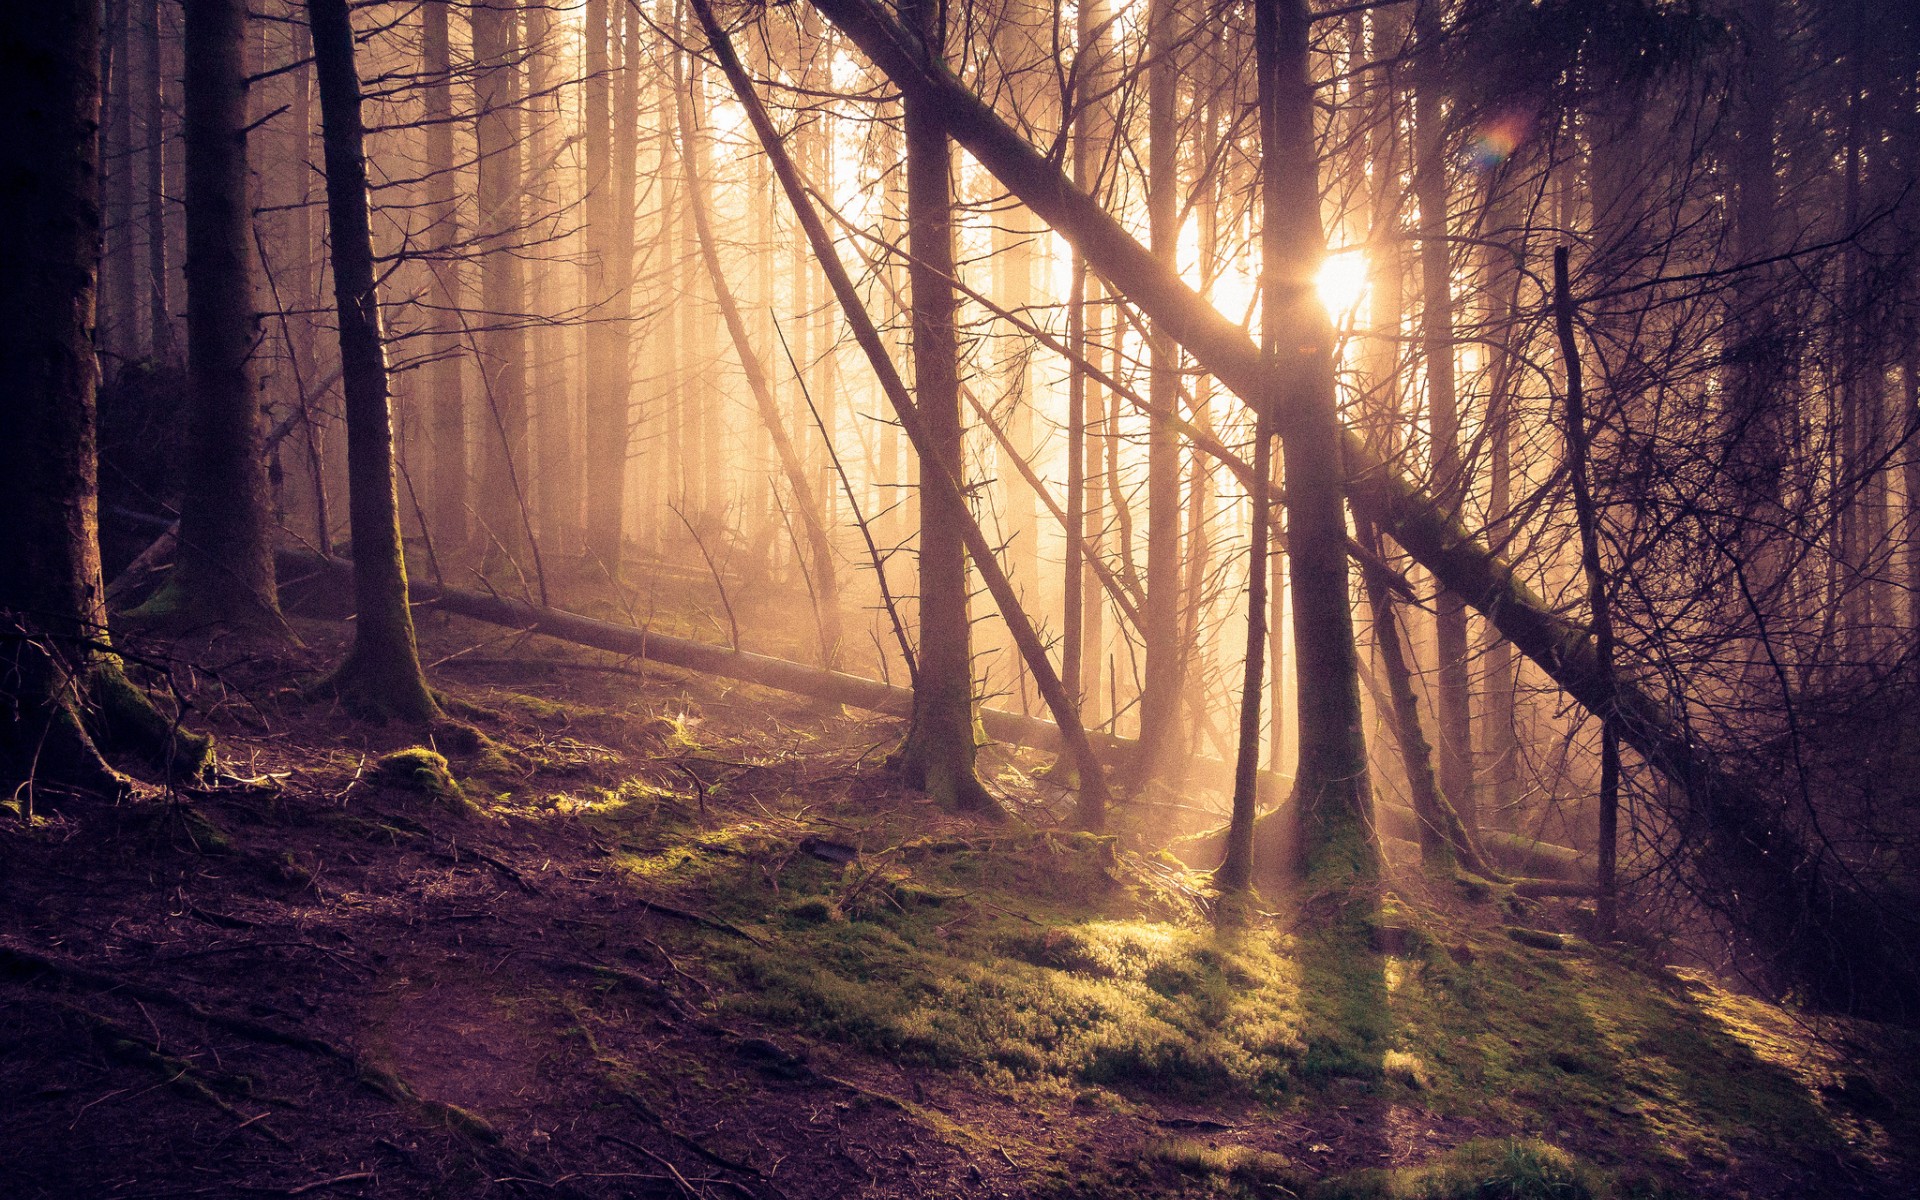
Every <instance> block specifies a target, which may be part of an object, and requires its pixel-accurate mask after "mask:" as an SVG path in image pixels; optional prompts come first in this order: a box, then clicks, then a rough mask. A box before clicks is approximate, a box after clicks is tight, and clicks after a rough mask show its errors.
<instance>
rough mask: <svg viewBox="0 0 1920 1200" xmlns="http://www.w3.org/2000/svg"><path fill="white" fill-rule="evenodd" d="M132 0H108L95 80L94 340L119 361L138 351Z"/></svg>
mask: <svg viewBox="0 0 1920 1200" xmlns="http://www.w3.org/2000/svg"><path fill="white" fill-rule="evenodd" d="M134 3H135V0H108V3H107V6H106V7H107V39H108V44H107V46H106V47H105V53H104V54H103V55H102V57H101V60H100V61H101V64H102V69H103V72H104V74H103V77H102V78H101V81H100V86H101V89H102V99H103V101H104V104H105V115H106V119H107V128H106V136H105V139H104V140H105V142H106V145H105V151H106V152H105V155H104V156H103V160H102V162H101V163H100V168H101V171H102V173H103V175H104V176H105V178H106V184H107V226H106V261H105V262H104V263H102V264H101V267H100V284H101V290H102V291H103V293H104V295H103V296H102V302H101V306H100V307H101V310H102V311H101V313H100V330H99V344H100V347H101V349H103V350H104V351H106V353H107V354H108V356H109V357H111V358H113V359H115V360H117V361H118V362H120V363H126V362H130V361H132V360H133V359H135V358H138V357H139V356H140V318H139V316H138V315H137V308H136V295H137V291H138V289H137V284H138V282H139V277H140V274H139V269H138V268H137V267H136V266H135V264H134V253H133V251H134V241H133V230H134V222H133V202H134V201H133V193H134V188H133V176H134V171H133V108H134V87H133V71H132V67H133V53H132V52H133V22H134V7H133V6H134Z"/></svg>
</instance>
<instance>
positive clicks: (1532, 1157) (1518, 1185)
mask: <svg viewBox="0 0 1920 1200" xmlns="http://www.w3.org/2000/svg"><path fill="white" fill-rule="evenodd" d="M1305 1194H1306V1195H1307V1196H1308V1197H1310V1198H1311V1200H1363V1198H1364V1200H1376V1198H1377V1200H1607V1198H1608V1197H1611V1196H1613V1195H1615V1191H1614V1188H1613V1184H1612V1181H1611V1180H1609V1179H1608V1178H1607V1177H1606V1176H1605V1175H1603V1174H1601V1173H1600V1172H1599V1171H1597V1170H1596V1169H1594V1168H1593V1167H1591V1166H1589V1165H1587V1164H1585V1163H1582V1162H1581V1161H1579V1160H1578V1159H1576V1158H1575V1157H1574V1156H1573V1155H1571V1154H1569V1153H1567V1152H1566V1151H1565V1150H1562V1149H1560V1148H1559V1147H1557V1146H1550V1145H1548V1144H1547V1143H1545V1142H1541V1141H1535V1140H1531V1139H1511V1138H1506V1139H1483V1140H1476V1141H1471V1142H1467V1143H1465V1144H1464V1145H1462V1146H1460V1147H1459V1148H1458V1149H1456V1150H1453V1151H1451V1152H1449V1153H1447V1154H1444V1155H1441V1156H1439V1157H1438V1158H1435V1159H1433V1160H1431V1161H1429V1162H1427V1163H1424V1164H1422V1165H1420V1166H1418V1167H1409V1168H1405V1169H1401V1170H1396V1171H1359V1172H1355V1173H1354V1174H1351V1175H1348V1176H1344V1177H1342V1178H1340V1179H1336V1180H1330V1181H1327V1182H1324V1183H1320V1184H1317V1185H1314V1186H1312V1187H1310V1188H1308V1189H1307V1190H1306V1193H1305Z"/></svg>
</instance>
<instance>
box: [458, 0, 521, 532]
mask: <svg viewBox="0 0 1920 1200" xmlns="http://www.w3.org/2000/svg"><path fill="white" fill-rule="evenodd" d="M470 22H471V26H472V30H473V72H474V83H473V103H474V140H475V145H476V148H477V155H478V160H479V161H478V168H477V169H478V179H477V180H476V186H475V195H476V199H477V201H478V206H479V213H478V215H477V217H476V228H475V234H476V236H477V237H478V238H479V239H481V259H480V306H481V308H482V309H483V310H484V311H483V312H482V313H481V316H480V320H481V323H482V326H483V332H481V333H480V335H479V337H478V342H479V346H478V350H479V353H478V358H479V365H480V370H481V374H482V379H483V384H482V387H481V396H482V398H483V400H484V402H485V406H486V407H485V410H484V412H483V415H482V418H481V428H482V430H483V432H482V434H481V438H480V443H481V445H482V447H484V449H483V451H482V454H481V478H482V483H483V486H482V489H481V495H480V497H479V504H478V505H477V508H478V510H479V517H480V525H481V529H480V537H481V539H482V541H483V543H484V544H483V552H482V555H481V557H482V560H483V561H484V562H485V563H486V564H487V565H488V567H489V568H497V567H500V566H507V565H513V566H517V565H518V560H519V558H520V555H521V552H522V551H523V550H524V549H526V544H527V538H526V526H527V496H526V486H527V483H528V479H527V354H526V350H527V336H526V328H525V324H524V321H525V317H524V310H525V307H526V289H525V281H524V276H523V266H522V263H521V261H520V254H519V252H518V250H517V249H516V248H515V247H514V245H513V243H514V242H515V241H516V239H518V238H519V237H520V235H521V233H522V229H521V212H522V196H521V189H522V185H523V178H522V175H521V170H520V150H521V140H522V135H523V133H524V125H525V121H524V113H523V111H522V108H521V88H520V70H521V65H522V64H521V61H520V58H521V55H520V46H519V38H518V36H517V31H518V26H519V13H518V11H517V5H516V4H514V3H513V0H474V2H473V7H472V9H471V16H470Z"/></svg>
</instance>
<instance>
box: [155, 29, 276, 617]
mask: <svg viewBox="0 0 1920 1200" xmlns="http://www.w3.org/2000/svg"><path fill="white" fill-rule="evenodd" d="M185 14H186V53H185V60H186V63H187V73H186V155H187V195H186V201H187V378H188V389H189V394H190V397H191V399H190V408H189V410H188V420H187V469H186V471H185V472H184V481H185V486H184V488H183V490H182V496H181V503H180V553H179V557H178V560H177V561H178V565H177V567H176V568H175V571H174V574H173V576H172V577H171V578H170V579H169V581H168V584H167V586H166V587H165V588H163V589H162V591H161V593H160V595H159V596H157V597H155V598H154V599H153V600H152V601H149V602H148V603H147V604H146V605H144V606H142V608H141V610H140V611H141V612H142V613H143V614H146V615H150V616H153V617H164V618H167V619H169V620H171V621H176V622H188V623H194V624H198V623H201V622H211V623H214V624H221V625H234V626H247V627H255V628H273V627H276V626H277V625H278V621H279V601H278V599H277V597H276V595H275V592H274V585H273V545H272V541H271V528H272V517H271V514H270V511H269V504H270V497H269V494H268V490H267V475H266V462H265V459H264V457H263V455H262V453H261V440H260V407H259V400H258V398H257V396H256V394H255V393H256V389H255V386H254V378H253V369H252V366H251V364H250V361H249V360H250V359H251V357H252V353H253V342H254V338H255V335H256V334H257V332H258V318H257V314H256V313H255V311H254V304H253V301H254V297H253V248H252V246H251V245H250V244H249V238H250V235H251V232H252V228H251V226H252V213H251V211H250V209H249V205H248V194H249V192H248V186H247V184H248V180H247V142H246V126H247V84H246V63H245V54H244V47H245V37H246V21H247V10H246V4H245V3H244V0H187V2H186V4H185Z"/></svg>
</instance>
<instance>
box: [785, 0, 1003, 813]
mask: <svg viewBox="0 0 1920 1200" xmlns="http://www.w3.org/2000/svg"><path fill="white" fill-rule="evenodd" d="M902 15H903V18H904V19H905V20H906V21H907V22H908V25H909V27H910V28H912V29H913V30H914V31H915V33H917V34H918V35H919V37H920V40H921V45H922V47H923V49H924V52H925V53H926V54H927V55H928V56H929V57H930V58H934V59H937V58H938V57H939V56H940V55H941V53H942V52H941V49H940V47H941V46H942V45H943V44H944V43H945V41H946V29H945V17H944V14H943V13H942V11H941V9H940V7H939V5H938V4H937V3H935V2H933V0H909V3H908V4H907V5H905V6H904V7H903V9H902ZM905 109H906V127H907V245H908V249H909V251H910V253H911V255H912V258H911V260H910V261H909V263H908V268H907V269H908V287H909V289H910V291H911V295H912V297H913V303H912V306H911V310H912V319H913V385H914V386H913V397H914V403H915V405H916V406H917V407H918V408H919V411H920V419H921V422H922V424H923V427H924V430H923V431H924V435H925V440H924V442H923V444H922V445H921V446H920V447H918V449H919V451H920V455H921V459H920V478H921V480H922V487H921V489H920V664H919V665H920V672H919V686H918V687H917V688H915V689H914V707H913V719H912V722H911V723H910V724H909V725H908V727H907V738H906V742H905V743H904V744H903V745H902V746H901V747H900V749H899V751H898V752H897V753H896V754H895V757H894V762H895V765H896V766H897V767H898V768H899V770H900V772H901V775H902V776H903V777H904V778H905V779H906V780H907V782H908V783H909V784H910V785H911V786H913V787H917V788H920V789H922V790H924V791H925V792H926V793H927V794H928V795H930V796H932V797H934V798H935V799H936V800H938V801H939V802H941V803H943V804H948V805H951V806H953V807H956V808H960V809H963V810H978V811H996V810H998V808H999V802H998V801H996V800H995V799H993V797H992V796H990V795H988V793H987V790H986V788H984V787H982V786H981V784H980V778H979V776H978V775H977V774H976V773H975V771H974V756H975V753H976V752H977V747H976V745H975V741H974V731H973V638H972V631H973V622H972V618H971V616H970V615H969V613H968V604H967V593H968V584H967V547H966V542H965V539H964V537H963V535H962V532H961V527H962V526H963V525H965V524H966V523H968V522H970V521H971V520H972V515H971V514H970V513H969V512H967V510H966V505H965V500H964V498H963V496H962V495H961V494H960V493H955V494H954V495H952V496H949V495H947V494H946V492H945V491H944V490H943V489H941V488H938V487H933V488H929V487H926V486H925V483H926V481H928V480H929V479H930V478H932V477H936V476H941V475H945V476H949V477H951V478H953V479H954V480H963V479H965V478H966V459H965V451H964V445H963V438H964V428H963V426H962V424H961V419H960V374H959V372H960V346H959V311H960V304H959V300H958V298H957V297H955V295H954V292H953V285H952V284H951V283H949V282H948V277H949V276H951V275H953V274H954V272H955V269H956V268H955V267H954V262H953V195H952V178H951V176H952V151H951V149H950V148H949V147H948V145H947V135H946V131H945V130H944V129H943V128H941V124H940V121H939V119H938V117H936V116H935V115H934V114H933V113H932V112H930V111H928V110H927V108H926V107H925V106H924V105H922V104H920V103H918V102H916V101H907V102H906V103H905ZM822 265H823V266H824V265H825V264H822Z"/></svg>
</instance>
